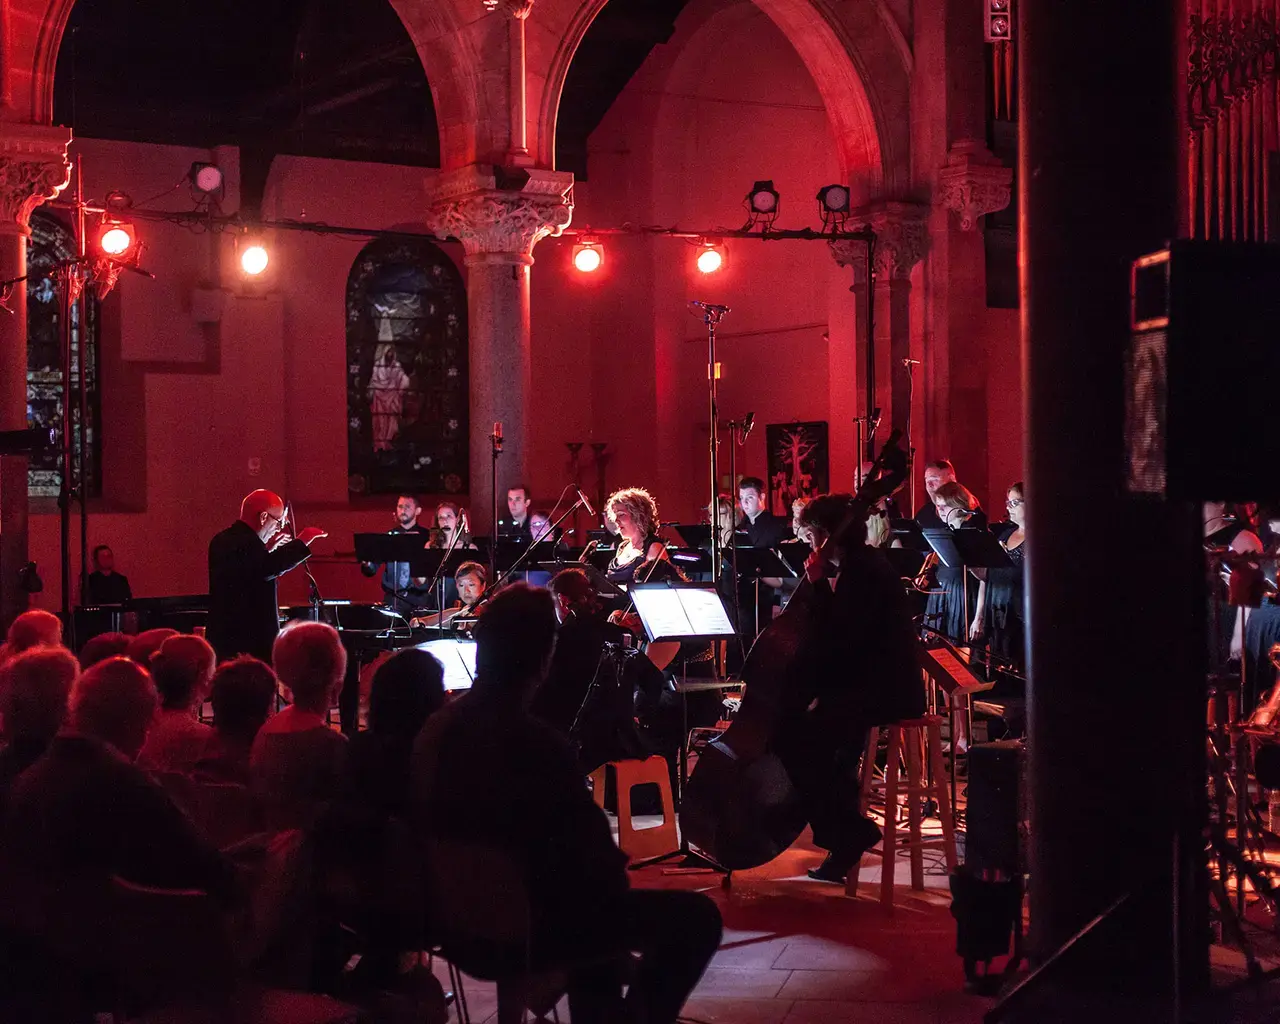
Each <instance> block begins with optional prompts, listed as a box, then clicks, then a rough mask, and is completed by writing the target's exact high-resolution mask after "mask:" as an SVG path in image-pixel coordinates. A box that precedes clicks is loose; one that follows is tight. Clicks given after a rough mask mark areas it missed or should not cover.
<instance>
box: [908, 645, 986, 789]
mask: <svg viewBox="0 0 1280 1024" xmlns="http://www.w3.org/2000/svg"><path fill="white" fill-rule="evenodd" d="M920 664H921V667H922V668H923V669H924V672H925V675H927V676H928V677H929V682H930V683H932V684H934V685H935V686H938V687H940V688H941V689H942V692H943V693H945V694H946V695H947V705H948V707H949V708H950V709H951V710H952V712H954V711H955V710H956V706H955V697H954V696H953V695H954V694H957V693H958V694H960V696H962V697H964V701H965V711H966V714H967V717H968V720H969V736H970V740H972V737H973V694H975V693H983V692H985V691H987V690H990V689H991V688H992V687H994V686H995V685H996V684H995V683H984V682H982V680H980V679H979V678H978V677H977V676H975V675H974V674H973V673H972V672H970V671H969V665H968V663H967V662H966V661H965V659H964V658H963V657H961V655H960V652H959V651H957V650H956V648H955V647H954V646H953V645H952V644H951V642H950V641H949V640H947V639H945V638H944V637H942V636H940V635H937V634H934V639H933V640H932V641H931V642H930V643H929V645H928V646H926V647H922V648H921V649H920ZM954 721H955V719H954V718H953V719H952V723H953V727H952V730H951V731H952V736H951V799H952V804H951V806H952V807H955V806H956V805H955V802H954V801H955V799H956V754H957V751H956V737H955V728H954Z"/></svg>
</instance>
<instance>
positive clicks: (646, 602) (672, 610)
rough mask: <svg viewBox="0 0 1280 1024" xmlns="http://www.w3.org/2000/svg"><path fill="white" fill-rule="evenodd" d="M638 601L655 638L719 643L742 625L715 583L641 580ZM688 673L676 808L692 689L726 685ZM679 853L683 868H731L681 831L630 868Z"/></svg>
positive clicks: (685, 764)
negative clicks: (674, 842) (664, 848)
mask: <svg viewBox="0 0 1280 1024" xmlns="http://www.w3.org/2000/svg"><path fill="white" fill-rule="evenodd" d="M630 594H631V598H632V600H633V601H634V602H635V608H636V613H637V614H638V615H639V616H640V622H641V623H642V624H643V626H644V631H645V635H646V636H647V637H648V638H649V641H650V643H655V642H656V643H663V642H671V641H679V642H681V643H686V642H697V641H705V642H709V643H716V642H718V641H720V640H724V639H726V638H728V637H731V636H736V635H737V633H738V630H737V624H736V623H735V622H733V621H732V619H731V618H730V616H729V610H728V609H727V608H726V607H725V606H724V599H723V598H721V596H720V593H719V591H717V590H716V586H715V584H714V583H708V584H699V583H683V582H680V581H678V580H667V581H665V582H662V583H637V584H635V585H634V586H632V587H631V589H630ZM681 668H682V671H683V673H684V678H683V680H682V682H681V683H680V684H678V685H677V686H676V691H677V692H678V693H679V694H680V726H681V733H680V751H679V758H678V775H679V779H678V781H679V788H680V792H679V794H678V795H677V798H676V807H677V809H678V808H679V807H680V806H681V805H682V804H683V800H684V788H685V786H686V785H687V784H688V781H689V693H690V691H692V690H695V689H696V690H705V689H723V687H724V684H723V683H721V682H720V681H719V680H716V684H717V685H715V686H714V687H709V686H708V685H707V684H706V683H705V682H703V683H699V682H697V681H695V682H694V683H692V684H690V682H689V678H688V674H687V673H688V663H687V662H685V663H684V664H683V665H682V666H681ZM675 857H679V858H681V867H685V868H696V869H708V868H709V869H711V870H712V871H718V872H721V873H723V874H726V875H727V874H728V873H729V872H728V871H727V870H726V869H725V868H724V867H723V866H721V865H719V864H717V863H715V862H714V861H713V860H711V859H710V858H709V857H707V856H706V855H704V854H702V853H699V852H698V851H696V850H694V849H692V848H691V847H690V846H689V843H688V840H687V839H685V838H684V835H683V830H681V837H680V845H679V847H677V848H676V849H675V850H672V851H671V852H670V853H664V854H662V855H661V856H658V857H650V858H648V859H647V860H643V861H638V862H636V863H635V864H631V865H629V866H630V867H631V868H642V867H646V866H647V865H649V864H659V863H662V862H663V861H668V860H671V859H673V858H675Z"/></svg>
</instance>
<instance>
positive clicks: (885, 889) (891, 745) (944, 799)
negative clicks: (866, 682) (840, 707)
mask: <svg viewBox="0 0 1280 1024" xmlns="http://www.w3.org/2000/svg"><path fill="white" fill-rule="evenodd" d="M883 728H884V732H885V734H886V736H885V741H886V745H887V755H886V760H885V773H884V781H883V782H879V781H877V780H876V777H875V768H876V753H877V750H878V749H879V745H880V731H881V730H880V727H876V728H873V729H871V731H870V733H869V734H868V736H867V750H866V754H865V755H864V756H863V761H862V778H861V783H862V786H861V788H862V810H863V812H864V813H866V811H867V809H868V808H869V807H870V802H871V798H872V796H873V794H874V793H875V792H876V791H883V793H884V840H883V842H882V843H881V848H880V849H878V850H868V851H867V852H868V853H869V854H874V855H877V856H879V857H880V862H881V867H880V902H881V904H883V905H884V906H886V907H889V908H891V909H892V907H893V877H894V869H895V867H896V865H897V859H898V847H899V846H900V845H904V846H906V847H907V849H908V850H909V851H910V853H911V888H913V889H923V888H924V851H925V850H930V849H938V848H941V850H942V852H943V856H945V857H946V860H947V870H948V871H954V870H955V868H956V833H955V820H954V818H952V815H951V795H950V793H949V792H948V791H947V783H946V773H945V772H944V771H943V768H942V716H940V715H926V716H925V717H924V718H913V719H908V720H904V721H901V722H894V723H892V724H891V725H887V726H884V727H883ZM904 759H905V761H906V764H907V776H906V779H905V780H904V779H903V778H902V773H901V762H902V761H903V760H904ZM926 759H927V761H928V764H929V768H930V772H929V775H931V776H932V780H930V778H929V777H928V776H927V775H926V774H925V772H924V763H925V760H926ZM903 783H905V785H903ZM903 789H905V795H906V802H907V835H906V837H905V839H904V840H903V841H901V842H900V840H899V836H898V797H899V795H900V792H901V791H902V790H903ZM926 798H932V799H933V800H934V801H935V802H936V803H937V805H938V818H939V820H940V821H941V823H942V838H941V839H925V838H924V835H923V833H922V832H921V829H920V819H921V803H922V801H923V800H924V799H926ZM861 869H862V863H861V862H859V863H858V865H857V867H855V868H854V870H852V871H850V872H849V875H848V877H847V878H846V879H845V894H846V895H848V896H856V895H857V893H858V874H859V873H860V871H861Z"/></svg>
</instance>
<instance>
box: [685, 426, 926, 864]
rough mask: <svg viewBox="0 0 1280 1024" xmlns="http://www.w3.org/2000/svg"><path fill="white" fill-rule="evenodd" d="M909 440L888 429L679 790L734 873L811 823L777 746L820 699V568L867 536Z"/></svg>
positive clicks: (697, 841) (709, 847)
mask: <svg viewBox="0 0 1280 1024" xmlns="http://www.w3.org/2000/svg"><path fill="white" fill-rule="evenodd" d="M901 436H902V434H901V431H897V430H895V431H894V432H893V434H891V435H890V437H889V439H888V441H886V442H885V445H884V448H882V449H881V451H880V454H879V457H878V458H877V459H876V461H875V463H874V464H873V466H872V469H871V471H870V472H869V473H868V474H867V477H866V479H865V481H864V483H863V485H862V487H861V488H860V489H859V491H858V493H857V494H856V495H855V496H854V497H853V498H851V499H850V502H849V507H848V510H847V512H846V513H845V515H844V516H843V518H842V519H841V522H840V524H839V526H838V527H837V528H836V530H835V531H834V532H833V533H832V534H831V535H830V536H829V537H827V538H826V540H825V541H824V542H823V545H822V547H821V548H820V549H819V550H818V551H816V552H815V553H814V555H813V556H811V563H812V565H813V572H812V573H810V572H809V571H806V574H805V578H804V579H803V580H802V581H801V583H800V585H799V586H798V587H797V588H796V591H795V593H794V594H793V595H792V597H791V600H790V601H788V602H787V606H786V608H784V609H783V611H782V613H781V614H779V615H778V616H777V617H776V618H775V619H774V620H773V621H772V622H771V623H770V624H769V625H768V626H767V627H765V629H764V631H763V632H761V634H760V635H759V636H758V637H757V638H756V641H755V643H754V644H752V646H751V651H750V653H749V654H748V655H747V660H746V663H745V665H744V666H743V669H742V681H743V683H744V684H745V687H746V688H745V690H744V692H743V697H742V703H741V705H740V706H739V709H738V713H737V714H736V715H735V716H734V718H733V722H732V724H731V725H730V726H729V728H728V729H727V730H725V732H723V733H722V734H721V735H720V736H718V737H717V738H716V739H714V740H712V741H711V742H710V743H709V744H707V746H706V748H705V749H704V750H703V752H702V754H701V756H700V757H699V758H698V763H697V765H696V766H695V768H694V771H693V774H692V775H691V776H690V777H689V782H688V785H687V786H686V788H685V791H684V793H683V794H682V795H681V801H680V826H681V829H682V831H683V833H684V835H685V836H687V837H688V839H689V842H690V843H691V844H692V845H693V846H694V847H695V848H696V849H698V850H700V851H701V852H703V853H705V854H706V855H707V856H708V857H709V858H711V859H712V860H713V861H715V862H716V863H717V864H719V865H720V866H721V867H723V868H726V869H727V870H729V871H740V870H745V869H748V868H754V867H759V866H760V865H761V864H767V863H768V862H769V861H771V860H773V859H774V858H775V857H777V856H778V855H779V854H780V853H782V852H783V851H784V850H786V849H787V848H788V847H790V846H791V844H792V843H794V842H795V841H796V839H797V838H798V837H799V835H800V833H801V832H802V831H803V830H804V827H805V825H807V824H808V821H807V815H806V814H805V810H804V808H803V806H802V805H801V803H800V800H799V797H798V795H797V793H796V790H795V787H794V785H793V784H792V782H791V778H790V776H789V775H788V774H787V769H786V767H785V766H784V765H783V763H782V761H781V759H780V758H779V757H778V756H777V755H776V754H775V753H773V752H772V751H771V749H770V747H771V743H772V739H773V736H774V733H775V732H776V731H777V728H778V726H779V725H780V723H781V722H783V721H784V720H786V718H787V716H789V715H794V714H800V713H803V711H804V709H805V707H807V705H808V703H809V700H810V697H811V695H812V685H811V680H810V678H809V674H808V673H807V672H806V665H807V664H808V662H807V657H808V655H809V652H810V651H811V650H813V648H814V645H815V643H816V642H817V641H818V638H819V630H820V629H821V628H822V624H823V623H822V619H821V617H820V616H819V614H818V608H817V602H816V601H815V588H817V587H826V586H829V583H828V581H827V579H826V578H825V574H824V572H823V571H822V569H823V568H824V567H825V566H826V565H827V564H829V561H830V558H831V557H832V556H833V555H834V553H835V552H836V551H838V550H839V549H840V548H842V547H844V546H845V545H846V544H849V543H852V542H853V541H854V540H855V539H858V542H859V543H861V542H862V540H864V539H865V533H866V521H867V514H868V512H869V511H870V510H871V507H872V506H873V505H875V503H876V502H878V501H880V500H881V499H883V498H884V497H886V496H888V495H890V494H892V493H893V492H894V491H895V490H897V489H898V487H900V486H901V485H902V481H903V480H904V479H905V478H906V474H907V457H906V454H905V453H904V452H903V451H902V449H901V448H900V447H899V446H898V442H899V440H900V438H901ZM859 532H861V534H862V537H861V538H858V534H859ZM815 578H816V579H817V582H814V579H815Z"/></svg>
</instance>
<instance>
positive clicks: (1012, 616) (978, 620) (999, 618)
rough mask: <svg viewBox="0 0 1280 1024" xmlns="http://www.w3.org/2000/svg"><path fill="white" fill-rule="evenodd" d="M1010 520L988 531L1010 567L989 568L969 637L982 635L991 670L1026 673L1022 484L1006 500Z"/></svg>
mask: <svg viewBox="0 0 1280 1024" xmlns="http://www.w3.org/2000/svg"><path fill="white" fill-rule="evenodd" d="M1005 508H1006V509H1008V511H1009V521H1008V522H1005V523H997V524H996V525H994V526H993V527H992V528H991V530H992V532H993V533H994V534H995V535H996V539H997V540H999V541H1000V545H1001V547H1003V548H1004V550H1005V554H1007V555H1008V556H1009V561H1010V562H1012V563H1013V564H1012V565H1010V566H999V567H996V568H993V569H988V570H987V572H986V575H987V578H986V580H985V581H984V583H983V585H982V587H981V589H982V592H983V601H982V604H981V605H980V606H979V608H978V612H977V615H976V616H975V617H974V620H973V625H972V629H971V631H970V635H971V637H972V638H973V639H975V640H976V639H978V637H980V636H983V635H985V636H986V638H987V647H988V650H989V651H990V652H991V660H992V666H991V667H992V669H993V670H996V669H1003V668H1007V669H1010V670H1012V671H1013V672H1014V673H1016V674H1017V675H1025V674H1026V621H1025V618H1024V614H1023V597H1022V594H1023V565H1024V562H1025V559H1026V551H1027V549H1026V539H1027V534H1026V528H1027V527H1026V523H1027V504H1026V497H1025V496H1024V491H1023V487H1022V483H1021V481H1019V482H1018V483H1016V484H1014V485H1013V486H1012V487H1010V488H1009V492H1008V494H1007V495H1006V497H1005Z"/></svg>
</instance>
